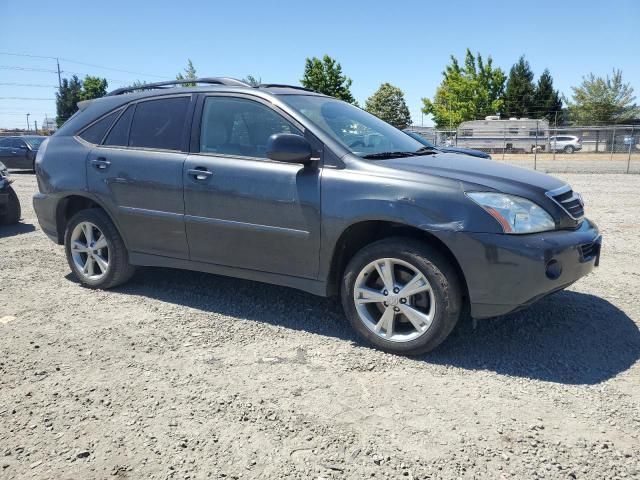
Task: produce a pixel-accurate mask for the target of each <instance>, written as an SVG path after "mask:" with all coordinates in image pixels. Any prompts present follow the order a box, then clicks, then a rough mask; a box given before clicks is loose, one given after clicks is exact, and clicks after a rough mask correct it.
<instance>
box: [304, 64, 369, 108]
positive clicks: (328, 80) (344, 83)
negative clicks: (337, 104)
mask: <svg viewBox="0 0 640 480" xmlns="http://www.w3.org/2000/svg"><path fill="white" fill-rule="evenodd" d="M300 83H301V84H302V86H303V87H305V88H310V89H312V90H315V91H316V92H320V93H324V94H325V95H330V96H332V97H335V98H339V99H340V100H344V101H345V102H349V103H352V104H354V105H357V102H356V100H355V98H353V95H351V90H350V88H351V83H352V82H351V79H350V78H349V77H347V76H345V75H343V74H342V66H341V65H340V64H339V63H338V62H336V60H335V59H333V58H331V57H330V56H329V55H325V56H324V57H322V60H320V59H319V58H317V57H313V58H307V60H306V63H305V66H304V76H303V77H302V80H300Z"/></svg>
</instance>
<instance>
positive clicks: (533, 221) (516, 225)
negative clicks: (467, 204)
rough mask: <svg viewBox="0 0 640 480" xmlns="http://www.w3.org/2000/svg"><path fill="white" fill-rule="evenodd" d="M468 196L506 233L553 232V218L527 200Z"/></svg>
mask: <svg viewBox="0 0 640 480" xmlns="http://www.w3.org/2000/svg"><path fill="white" fill-rule="evenodd" d="M467 196H468V197H469V198H470V199H471V200H473V201H474V202H476V203H477V204H478V205H480V206H481V207H482V208H484V209H485V210H486V211H487V213H488V214H489V215H491V216H492V217H493V218H495V219H496V220H497V221H498V223H499V224H500V226H501V227H502V230H503V231H504V233H534V232H545V231H547V230H553V229H554V228H555V226H556V224H555V222H554V221H553V218H551V215H549V214H548V213H547V212H546V211H545V210H544V209H543V208H542V207H540V206H539V205H536V204H535V203H533V202H532V201H531V200H527V199H526V198H522V197H516V196H515V195H507V194H505V193H493V192H467Z"/></svg>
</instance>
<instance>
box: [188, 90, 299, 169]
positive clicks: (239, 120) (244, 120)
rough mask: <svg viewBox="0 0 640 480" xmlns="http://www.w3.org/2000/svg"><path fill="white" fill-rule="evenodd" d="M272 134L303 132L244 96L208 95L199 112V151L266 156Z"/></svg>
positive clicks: (244, 155)
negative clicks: (200, 117) (202, 108)
mask: <svg viewBox="0 0 640 480" xmlns="http://www.w3.org/2000/svg"><path fill="white" fill-rule="evenodd" d="M274 133H295V134H297V135H302V132H301V131H300V130H299V129H298V128H296V127H295V126H294V125H293V124H291V122H289V121H287V120H286V119H284V118H283V117H282V116H281V115H279V114H278V113H276V112H275V111H273V110H272V109H271V108H269V107H267V106H265V105H262V104H261V103H258V102H255V101H253V100H247V99H244V98H232V97H208V98H206V100H205V103H204V110H203V112H202V127H201V131H200V152H201V153H217V154H222V155H233V156H243V157H255V158H267V154H266V146H267V140H268V139H269V137H270V136H271V135H273V134H274Z"/></svg>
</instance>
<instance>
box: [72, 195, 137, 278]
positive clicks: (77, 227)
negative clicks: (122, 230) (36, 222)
mask: <svg viewBox="0 0 640 480" xmlns="http://www.w3.org/2000/svg"><path fill="white" fill-rule="evenodd" d="M64 245H65V252H66V255H67V262H68V263H69V267H71V271H72V272H73V273H74V274H75V276H76V277H77V279H78V280H79V281H80V283H82V284H83V285H85V286H87V287H90V288H111V287H115V286H116V285H120V284H122V283H124V282H126V281H127V280H129V278H131V276H132V275H133V273H134V272H135V268H134V267H133V266H132V265H130V264H129V255H128V253H127V249H126V247H125V245H124V242H123V241H122V238H121V237H120V234H119V233H118V230H117V229H116V227H115V225H114V224H113V222H112V221H111V219H110V218H109V217H108V216H107V214H106V213H105V212H104V211H102V210H100V209H97V208H92V209H89V210H82V211H80V212H78V213H76V214H75V215H74V216H73V217H72V218H71V220H70V221H69V223H68V224H67V230H66V232H65V241H64Z"/></svg>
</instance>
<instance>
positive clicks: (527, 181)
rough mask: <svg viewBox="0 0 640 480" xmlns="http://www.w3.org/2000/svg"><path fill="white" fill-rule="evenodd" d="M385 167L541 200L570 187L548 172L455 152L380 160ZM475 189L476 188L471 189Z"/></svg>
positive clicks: (378, 161) (379, 163)
mask: <svg viewBox="0 0 640 480" xmlns="http://www.w3.org/2000/svg"><path fill="white" fill-rule="evenodd" d="M376 164H377V165H379V166H381V167H388V168H392V169H394V170H402V171H406V172H412V173H417V174H423V175H435V176H439V177H444V178H450V179H453V180H459V181H462V182H465V183H469V184H475V186H477V187H479V188H482V187H488V188H489V189H492V190H497V191H500V192H504V193H510V194H513V195H519V196H521V197H525V198H531V197H532V196H533V197H534V198H532V199H537V198H540V197H541V196H542V197H545V195H544V194H545V193H546V192H548V191H549V190H554V189H556V188H560V187H562V186H563V185H565V184H566V182H563V181H561V180H558V179H557V178H554V177H552V176H550V175H546V174H544V173H540V172H536V171H533V170H528V169H525V168H520V167H515V166H513V165H508V164H505V163H501V162H498V161H495V160H486V159H483V158H478V157H470V156H468V155H461V154H455V153H437V154H435V155H421V156H416V157H407V158H393V159H388V160H376ZM471 188H476V187H474V186H471Z"/></svg>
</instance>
